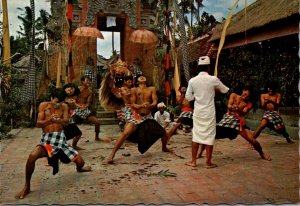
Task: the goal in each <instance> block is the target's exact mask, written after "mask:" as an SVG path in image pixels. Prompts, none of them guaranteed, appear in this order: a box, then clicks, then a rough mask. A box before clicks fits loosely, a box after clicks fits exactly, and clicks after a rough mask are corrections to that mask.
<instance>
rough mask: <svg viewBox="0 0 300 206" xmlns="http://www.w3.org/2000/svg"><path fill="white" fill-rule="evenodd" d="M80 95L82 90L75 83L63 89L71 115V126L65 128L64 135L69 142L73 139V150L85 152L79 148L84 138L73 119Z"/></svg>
mask: <svg viewBox="0 0 300 206" xmlns="http://www.w3.org/2000/svg"><path fill="white" fill-rule="evenodd" d="M79 93H80V90H79V88H78V87H77V85H75V84H74V83H68V84H66V85H65V86H64V87H63V99H64V102H65V103H67V104H68V106H69V114H70V119H69V124H68V125H67V126H65V128H64V133H65V136H66V139H67V140H70V139H72V147H73V148H75V149H76V150H83V148H82V147H79V146H77V143H78V141H79V139H80V138H81V136H82V132H81V130H80V129H79V127H78V126H77V124H76V122H75V121H74V119H73V116H74V109H75V108H76V99H77V96H78V95H79Z"/></svg>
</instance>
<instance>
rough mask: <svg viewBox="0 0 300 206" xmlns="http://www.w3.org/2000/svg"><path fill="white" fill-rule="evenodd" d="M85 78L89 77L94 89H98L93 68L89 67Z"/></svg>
mask: <svg viewBox="0 0 300 206" xmlns="http://www.w3.org/2000/svg"><path fill="white" fill-rule="evenodd" d="M85 76H87V77H88V78H89V79H90V80H91V83H92V87H93V89H94V88H96V84H97V77H96V75H95V72H94V70H93V67H91V66H87V69H86V70H85Z"/></svg>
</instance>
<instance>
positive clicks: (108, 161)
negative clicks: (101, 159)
mask: <svg viewBox="0 0 300 206" xmlns="http://www.w3.org/2000/svg"><path fill="white" fill-rule="evenodd" d="M105 163H106V164H113V163H114V160H113V159H112V158H107V159H106V160H105Z"/></svg>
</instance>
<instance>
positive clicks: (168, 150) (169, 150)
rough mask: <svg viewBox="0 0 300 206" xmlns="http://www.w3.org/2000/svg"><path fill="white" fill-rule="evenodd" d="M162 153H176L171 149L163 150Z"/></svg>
mask: <svg viewBox="0 0 300 206" xmlns="http://www.w3.org/2000/svg"><path fill="white" fill-rule="evenodd" d="M162 151H163V152H171V153H173V152H174V151H173V150H171V149H169V148H163V149H162Z"/></svg>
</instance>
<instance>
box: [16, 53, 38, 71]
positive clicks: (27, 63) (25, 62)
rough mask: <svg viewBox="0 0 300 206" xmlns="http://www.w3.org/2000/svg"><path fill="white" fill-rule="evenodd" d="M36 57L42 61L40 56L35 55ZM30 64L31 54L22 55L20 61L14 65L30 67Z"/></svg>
mask: <svg viewBox="0 0 300 206" xmlns="http://www.w3.org/2000/svg"><path fill="white" fill-rule="evenodd" d="M35 59H36V60H37V61H38V62H40V61H41V59H40V58H39V57H38V56H35ZM29 66H30V55H26V56H23V57H21V59H20V60H19V61H17V62H16V63H14V64H13V67H16V68H28V67H29Z"/></svg>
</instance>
